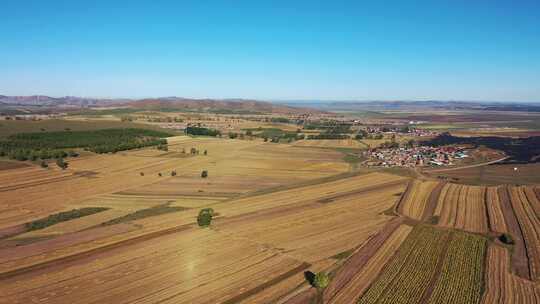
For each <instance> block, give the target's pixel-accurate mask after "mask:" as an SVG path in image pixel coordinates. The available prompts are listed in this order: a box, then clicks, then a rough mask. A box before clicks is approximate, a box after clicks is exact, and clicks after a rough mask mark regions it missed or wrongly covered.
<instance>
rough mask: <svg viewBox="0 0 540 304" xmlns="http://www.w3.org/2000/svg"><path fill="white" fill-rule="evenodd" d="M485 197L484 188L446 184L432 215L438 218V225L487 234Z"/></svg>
mask: <svg viewBox="0 0 540 304" xmlns="http://www.w3.org/2000/svg"><path fill="white" fill-rule="evenodd" d="M485 196H486V188H485V187H478V186H465V185H457V184H446V185H445V187H444V188H443V189H442V190H441V193H440V196H439V203H438V205H437V208H436V210H435V213H434V214H435V216H439V225H440V226H444V227H454V228H457V229H463V230H466V231H471V232H480V233H487V232H488V219H487V216H486V215H487V211H486V203H485Z"/></svg>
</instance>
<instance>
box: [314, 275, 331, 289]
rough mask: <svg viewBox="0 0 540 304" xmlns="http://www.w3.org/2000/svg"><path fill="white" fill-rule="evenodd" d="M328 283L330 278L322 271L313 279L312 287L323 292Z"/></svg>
mask: <svg viewBox="0 0 540 304" xmlns="http://www.w3.org/2000/svg"><path fill="white" fill-rule="evenodd" d="M328 283H330V277H329V276H328V274H327V273H326V272H324V271H321V272H318V273H317V274H316V275H315V278H314V279H313V286H314V287H315V288H317V289H319V290H323V289H325V288H326V286H328Z"/></svg>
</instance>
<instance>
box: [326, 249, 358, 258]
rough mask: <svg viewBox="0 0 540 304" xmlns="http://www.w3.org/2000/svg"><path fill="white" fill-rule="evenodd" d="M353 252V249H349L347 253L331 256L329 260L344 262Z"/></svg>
mask: <svg viewBox="0 0 540 304" xmlns="http://www.w3.org/2000/svg"><path fill="white" fill-rule="evenodd" d="M353 252H354V249H349V250H347V251H343V252H340V253H338V254H336V255H334V256H332V257H331V258H333V259H337V260H344V259H346V258H348V257H349V256H350V255H351V254H352V253H353Z"/></svg>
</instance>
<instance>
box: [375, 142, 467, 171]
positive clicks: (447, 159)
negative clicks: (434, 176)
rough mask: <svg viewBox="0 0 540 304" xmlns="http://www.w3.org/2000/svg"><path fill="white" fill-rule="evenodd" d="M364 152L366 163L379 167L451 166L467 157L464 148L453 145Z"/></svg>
mask: <svg viewBox="0 0 540 304" xmlns="http://www.w3.org/2000/svg"><path fill="white" fill-rule="evenodd" d="M366 153H367V155H366V156H368V157H369V160H368V161H367V162H366V164H367V165H368V166H379V167H417V166H451V165H453V164H454V162H455V161H456V160H459V159H463V158H467V157H469V156H468V155H467V153H466V151H465V149H464V148H462V147H454V146H444V147H430V146H420V147H413V148H390V149H374V150H370V151H367V152H366Z"/></svg>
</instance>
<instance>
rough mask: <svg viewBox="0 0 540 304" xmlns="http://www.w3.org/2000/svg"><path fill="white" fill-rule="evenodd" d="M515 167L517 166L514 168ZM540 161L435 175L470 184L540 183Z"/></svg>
mask: <svg viewBox="0 0 540 304" xmlns="http://www.w3.org/2000/svg"><path fill="white" fill-rule="evenodd" d="M514 168H517V169H516V170H514ZM539 170H540V163H533V164H504V165H499V164H493V165H488V166H481V167H473V168H464V169H457V170H453V171H446V172H437V173H434V174H433V175H437V176H445V177H448V178H450V179H452V180H453V181H454V182H456V183H463V184H469V185H488V186H496V185H503V184H510V185H515V184H520V185H537V184H540V174H538V172H539Z"/></svg>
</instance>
